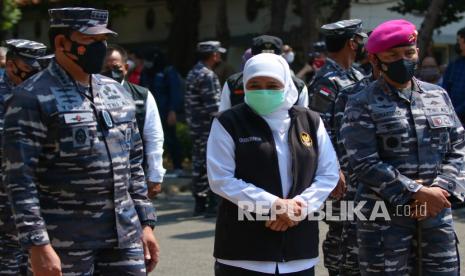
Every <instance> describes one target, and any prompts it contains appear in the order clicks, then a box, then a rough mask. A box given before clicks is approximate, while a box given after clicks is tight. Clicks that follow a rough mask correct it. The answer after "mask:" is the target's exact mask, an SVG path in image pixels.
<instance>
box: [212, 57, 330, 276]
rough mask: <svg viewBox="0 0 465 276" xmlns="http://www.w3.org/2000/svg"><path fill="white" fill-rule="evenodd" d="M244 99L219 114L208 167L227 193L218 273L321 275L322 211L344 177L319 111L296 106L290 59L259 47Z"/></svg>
mask: <svg viewBox="0 0 465 276" xmlns="http://www.w3.org/2000/svg"><path fill="white" fill-rule="evenodd" d="M244 91H245V103H244V104H240V105H237V106H235V107H233V108H232V109H229V110H227V111H225V112H223V113H222V114H220V115H219V116H218V117H217V118H216V119H215V120H214V121H213V124H212V129H211V132H210V137H209V139H208V145H207V172H208V179H209V183H210V186H211V189H212V191H213V192H215V193H217V194H218V195H220V196H221V197H222V198H223V200H222V202H221V204H220V207H219V211H218V219H217V223H216V232H215V249H214V256H215V258H216V262H215V275H217V276H226V275H227V276H229V275H241V276H242V275H245V276H246V275H289V276H291V275H292V276H294V275H302V276H307V275H314V266H315V265H316V263H317V262H318V222H317V221H315V220H311V219H308V217H307V214H310V213H311V212H314V211H316V210H318V209H319V208H320V207H321V205H322V204H323V202H324V201H325V199H326V198H327V197H328V195H329V194H330V192H331V191H332V190H333V189H334V187H335V186H336V183H337V181H338V179H339V172H338V168H339V166H338V161H337V157H336V154H335V152H334V149H333V147H332V145H331V142H330V140H329V137H328V134H327V133H326V130H325V128H324V126H323V123H322V121H321V119H320V118H319V116H318V115H317V114H316V113H314V112H312V111H310V110H309V109H307V108H303V107H296V106H294V103H295V102H296V100H297V97H298V93H297V90H296V88H295V86H294V84H293V82H292V78H291V73H290V70H289V66H288V64H287V62H286V61H285V60H284V59H283V58H282V57H280V56H278V55H274V54H267V53H265V54H259V55H256V56H254V57H252V58H251V59H249V60H248V61H247V63H246V64H245V68H244Z"/></svg>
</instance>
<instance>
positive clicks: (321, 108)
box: [310, 86, 336, 113]
mask: <svg viewBox="0 0 465 276" xmlns="http://www.w3.org/2000/svg"><path fill="white" fill-rule="evenodd" d="M335 93H336V92H335V91H333V90H332V89H330V88H328V87H324V86H320V87H317V88H316V89H315V91H314V94H313V96H312V98H311V103H310V109H312V110H313V111H316V112H320V113H322V112H326V111H328V109H329V108H330V107H331V104H332V103H333V102H334V101H335V99H336V95H335Z"/></svg>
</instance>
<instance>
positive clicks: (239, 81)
mask: <svg viewBox="0 0 465 276" xmlns="http://www.w3.org/2000/svg"><path fill="white" fill-rule="evenodd" d="M292 81H293V82H294V85H295V87H296V88H297V92H298V93H299V98H300V93H302V90H303V89H304V87H305V82H303V81H302V80H301V79H299V78H297V77H294V76H292ZM226 82H227V83H228V87H229V91H230V96H229V97H230V99H231V107H233V106H236V105H238V104H241V103H243V102H244V81H243V78H242V72H239V73H235V74H233V75H231V76H229V78H228V79H227V80H226ZM298 100H299V99H297V101H298ZM295 104H297V102H296V103H295Z"/></svg>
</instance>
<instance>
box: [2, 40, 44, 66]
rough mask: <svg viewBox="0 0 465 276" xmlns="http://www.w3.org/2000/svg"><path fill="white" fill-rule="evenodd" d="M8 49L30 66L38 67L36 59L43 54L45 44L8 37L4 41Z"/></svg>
mask: <svg viewBox="0 0 465 276" xmlns="http://www.w3.org/2000/svg"><path fill="white" fill-rule="evenodd" d="M5 44H6V47H7V48H8V51H11V52H13V53H15V54H16V55H17V56H20V57H21V58H22V59H23V60H24V62H26V63H27V64H28V65H30V66H32V67H37V68H38V67H40V64H39V62H38V61H37V59H39V58H41V57H43V56H45V54H46V52H47V46H45V45H44V44H42V43H40V42H36V41H32V40H27V39H9V40H7V41H5Z"/></svg>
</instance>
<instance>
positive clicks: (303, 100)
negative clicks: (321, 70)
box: [297, 85, 308, 107]
mask: <svg viewBox="0 0 465 276" xmlns="http://www.w3.org/2000/svg"><path fill="white" fill-rule="evenodd" d="M297 105H298V106H303V107H308V88H307V86H306V85H304V86H303V88H302V91H300V94H299V99H298V100H297Z"/></svg>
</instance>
